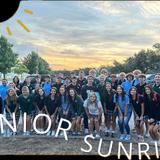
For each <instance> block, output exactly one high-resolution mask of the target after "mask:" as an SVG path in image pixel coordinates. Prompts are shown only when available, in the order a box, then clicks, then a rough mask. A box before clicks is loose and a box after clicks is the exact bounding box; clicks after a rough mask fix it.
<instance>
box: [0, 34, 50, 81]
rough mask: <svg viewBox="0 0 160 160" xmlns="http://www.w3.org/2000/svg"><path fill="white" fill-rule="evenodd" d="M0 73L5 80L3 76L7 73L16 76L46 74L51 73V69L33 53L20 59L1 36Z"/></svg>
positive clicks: (11, 46)
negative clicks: (15, 74)
mask: <svg viewBox="0 0 160 160" xmlns="http://www.w3.org/2000/svg"><path fill="white" fill-rule="evenodd" d="M0 72H1V73H3V75H4V78H5V75H6V74H7V73H9V72H14V73H17V74H22V73H29V74H34V73H39V74H48V73H50V72H51V69H50V66H49V64H48V63H47V62H46V61H45V60H44V59H42V58H41V57H40V56H39V55H38V53H36V52H34V51H32V52H31V53H29V54H28V55H27V56H26V57H24V58H22V59H21V58H20V57H19V56H18V54H17V53H15V52H14V51H13V45H12V44H11V43H9V42H8V40H7V39H6V38H5V37H4V36H1V37H0Z"/></svg>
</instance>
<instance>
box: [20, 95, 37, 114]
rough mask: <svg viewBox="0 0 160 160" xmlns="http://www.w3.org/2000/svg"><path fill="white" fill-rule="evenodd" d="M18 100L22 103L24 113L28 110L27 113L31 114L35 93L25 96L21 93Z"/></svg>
mask: <svg viewBox="0 0 160 160" xmlns="http://www.w3.org/2000/svg"><path fill="white" fill-rule="evenodd" d="M17 102H18V103H19V105H20V108H21V110H22V113H24V112H26V113H27V115H30V114H31V113H32V111H33V110H34V109H35V108H34V97H33V95H31V94H30V95H29V96H28V97H24V96H23V95H20V96H19V97H18V100H17Z"/></svg>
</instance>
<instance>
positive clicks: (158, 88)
mask: <svg viewBox="0 0 160 160" xmlns="http://www.w3.org/2000/svg"><path fill="white" fill-rule="evenodd" d="M152 89H153V91H155V92H156V93H157V94H158V95H160V85H156V84H154V85H153V87H152Z"/></svg>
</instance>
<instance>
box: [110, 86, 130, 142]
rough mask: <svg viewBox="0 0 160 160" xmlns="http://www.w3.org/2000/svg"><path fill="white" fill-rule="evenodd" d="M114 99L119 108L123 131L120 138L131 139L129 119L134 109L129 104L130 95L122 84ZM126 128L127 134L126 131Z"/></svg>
mask: <svg viewBox="0 0 160 160" xmlns="http://www.w3.org/2000/svg"><path fill="white" fill-rule="evenodd" d="M113 101H114V103H115V105H116V108H117V109H118V123H119V127H120V132H121V135H120V138H119V140H126V141H128V140H130V139H131V135H130V126H129V121H130V118H131V115H132V109H131V105H129V96H128V94H126V93H125V91H124V88H123V87H122V86H118V87H117V90H116V94H114V100H113ZM124 128H125V130H126V134H125V133H124Z"/></svg>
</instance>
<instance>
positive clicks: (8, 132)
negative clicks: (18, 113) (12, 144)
mask: <svg viewBox="0 0 160 160" xmlns="http://www.w3.org/2000/svg"><path fill="white" fill-rule="evenodd" d="M10 136H11V131H10V129H7V137H10Z"/></svg>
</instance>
